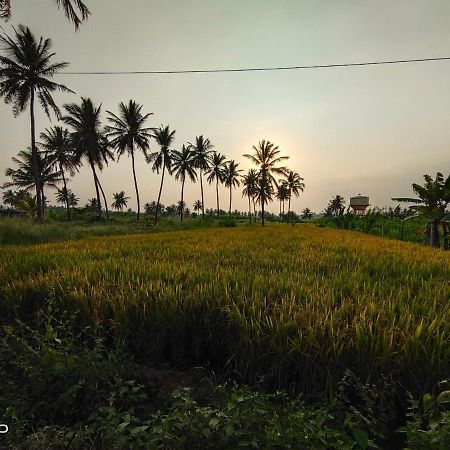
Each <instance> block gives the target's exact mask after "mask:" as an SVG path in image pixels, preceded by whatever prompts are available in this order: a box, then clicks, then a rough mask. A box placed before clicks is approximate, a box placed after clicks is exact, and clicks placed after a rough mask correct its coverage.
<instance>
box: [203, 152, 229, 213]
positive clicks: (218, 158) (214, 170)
mask: <svg viewBox="0 0 450 450" xmlns="http://www.w3.org/2000/svg"><path fill="white" fill-rule="evenodd" d="M206 173H208V174H209V175H208V178H207V180H208V183H209V184H211V183H212V182H213V181H215V182H216V197H217V218H218V219H219V218H220V208H219V183H223V181H224V175H225V156H223V155H221V154H220V153H217V152H214V153H213V154H212V158H211V163H210V167H209V168H208V169H207V171H206Z"/></svg>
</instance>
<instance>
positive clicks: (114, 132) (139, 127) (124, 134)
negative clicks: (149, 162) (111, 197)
mask: <svg viewBox="0 0 450 450" xmlns="http://www.w3.org/2000/svg"><path fill="white" fill-rule="evenodd" d="M141 110H142V105H139V104H138V103H136V102H135V101H133V100H130V101H129V102H128V104H127V105H126V104H125V103H120V104H119V115H115V114H113V113H112V112H111V111H107V112H108V114H109V117H108V120H109V122H110V123H111V124H112V125H110V126H107V127H106V131H107V137H108V138H109V139H110V144H111V146H112V147H114V148H115V149H116V151H117V161H119V159H120V157H121V156H122V155H123V154H124V153H125V152H127V153H128V154H129V155H130V156H131V167H132V169H133V179H134V188H135V191H136V200H137V208H138V210H137V220H139V216H140V213H141V202H140V199H139V190H138V184H137V180H136V168H135V161H134V154H135V150H141V151H142V152H143V153H144V155H145V157H147V150H148V149H149V139H150V137H151V131H152V130H153V129H152V128H148V127H145V126H144V125H145V122H146V121H147V120H148V118H149V117H150V116H151V115H152V114H153V113H148V114H145V115H143V114H142V112H141Z"/></svg>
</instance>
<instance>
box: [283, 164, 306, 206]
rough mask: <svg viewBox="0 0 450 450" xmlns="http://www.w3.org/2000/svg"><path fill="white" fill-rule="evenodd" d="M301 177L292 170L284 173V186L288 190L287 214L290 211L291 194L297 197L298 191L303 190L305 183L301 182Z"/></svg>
mask: <svg viewBox="0 0 450 450" xmlns="http://www.w3.org/2000/svg"><path fill="white" fill-rule="evenodd" d="M303 181H304V180H303V178H302V177H301V176H300V175H299V174H298V173H297V172H294V171H292V170H289V171H288V172H287V175H286V187H287V190H288V200H289V204H288V215H289V213H290V212H291V198H292V195H295V196H296V197H298V196H299V195H300V192H303V191H304V190H305V183H304V182H303Z"/></svg>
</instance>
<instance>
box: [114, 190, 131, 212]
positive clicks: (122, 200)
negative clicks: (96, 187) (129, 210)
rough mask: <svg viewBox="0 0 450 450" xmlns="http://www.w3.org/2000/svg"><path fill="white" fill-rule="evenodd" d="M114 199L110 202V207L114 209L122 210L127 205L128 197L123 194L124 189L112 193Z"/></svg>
mask: <svg viewBox="0 0 450 450" xmlns="http://www.w3.org/2000/svg"><path fill="white" fill-rule="evenodd" d="M113 197H114V201H113V202H112V204H111V207H112V208H114V209H115V210H116V211H123V208H126V207H127V204H128V200H129V199H130V197H126V196H125V191H120V192H117V193H115V194H113Z"/></svg>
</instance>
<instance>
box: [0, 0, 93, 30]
mask: <svg viewBox="0 0 450 450" xmlns="http://www.w3.org/2000/svg"><path fill="white" fill-rule="evenodd" d="M54 1H55V2H56V4H57V6H58V8H60V7H62V8H63V9H64V13H65V14H66V17H67V18H68V19H69V20H70V21H71V22H72V23H73V24H74V26H75V29H78V27H79V26H80V25H81V22H83V21H84V20H87V18H88V17H89V14H90V12H89V9H88V7H87V6H86V5H85V4H84V3H83V2H82V0H54ZM77 9H78V11H77ZM10 17H11V0H0V18H1V19H5V20H8V19H9V18H10Z"/></svg>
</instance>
